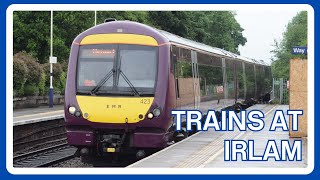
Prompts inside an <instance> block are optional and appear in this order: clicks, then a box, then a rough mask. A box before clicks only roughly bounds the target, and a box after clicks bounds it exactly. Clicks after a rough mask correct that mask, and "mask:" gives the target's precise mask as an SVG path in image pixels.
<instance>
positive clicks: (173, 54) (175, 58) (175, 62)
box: [171, 45, 181, 109]
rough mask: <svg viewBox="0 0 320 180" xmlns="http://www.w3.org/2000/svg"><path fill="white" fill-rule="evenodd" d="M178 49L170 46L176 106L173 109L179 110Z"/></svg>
mask: <svg viewBox="0 0 320 180" xmlns="http://www.w3.org/2000/svg"><path fill="white" fill-rule="evenodd" d="M179 53H180V48H178V47H176V46H174V45H173V46H171V66H172V68H173V74H174V86H175V94H176V101H175V102H176V104H175V108H177V109H179V108H181V99H180V90H179V74H178V72H179V68H178V58H179V56H180V54H179Z"/></svg>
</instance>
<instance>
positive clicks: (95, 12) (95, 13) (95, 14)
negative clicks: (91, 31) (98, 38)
mask: <svg viewBox="0 0 320 180" xmlns="http://www.w3.org/2000/svg"><path fill="white" fill-rule="evenodd" d="M94 25H95V26H96V25H97V11H96V10H95V11H94Z"/></svg>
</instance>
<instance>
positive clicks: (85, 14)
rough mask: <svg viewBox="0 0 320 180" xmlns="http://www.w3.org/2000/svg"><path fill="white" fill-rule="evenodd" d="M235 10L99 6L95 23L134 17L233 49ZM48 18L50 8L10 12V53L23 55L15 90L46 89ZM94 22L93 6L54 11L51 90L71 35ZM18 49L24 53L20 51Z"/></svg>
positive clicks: (60, 80)
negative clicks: (54, 61)
mask: <svg viewBox="0 0 320 180" xmlns="http://www.w3.org/2000/svg"><path fill="white" fill-rule="evenodd" d="M234 16H235V14H234V12H227V11H225V12H223V11H217V12H213V11H211V12H210V11H206V12H196V11H98V12H97V24H100V23H103V22H104V20H105V19H106V18H116V19H117V20H130V21H136V22H140V23H144V24H148V25H150V26H153V27H156V28H158V29H162V30H165V31H168V32H171V33H173V34H177V35H179V36H182V37H185V38H188V39H192V40H195V41H198V42H202V43H205V44H208V45H211V46H215V47H219V48H222V49H225V50H228V51H232V52H235V53H237V52H238V46H239V45H244V44H245V43H246V38H245V37H243V35H242V32H243V29H242V28H241V27H240V25H239V23H238V22H237V21H236V19H235V18H234ZM50 19H51V14H50V11H15V12H14V13H13V32H14V34H13V41H14V54H16V55H15V56H17V57H18V56H22V57H23V58H26V59H23V60H21V59H20V60H14V61H15V62H14V68H15V70H14V71H15V73H14V89H15V92H16V94H20V95H23V94H24V92H23V87H24V85H27V86H28V87H27V91H28V92H27V94H40V95H44V94H46V93H47V90H48V89H49V83H50V76H49V70H50V66H49V63H48V59H49V56H50V43H51V42H50ZM92 26H94V11H55V12H54V13H53V56H56V57H57V58H58V63H57V64H54V66H53V72H54V80H53V83H54V84H53V85H54V88H55V90H56V92H55V93H62V92H63V91H64V88H65V81H66V80H65V79H66V71H67V66H68V57H69V52H70V46H71V44H72V42H73V40H74V38H75V37H76V36H77V35H78V34H80V33H81V32H83V31H85V30H86V29H89V28H90V27H92ZM21 51H25V52H27V53H28V54H27V53H23V54H21V53H18V52H21ZM33 57H36V58H33ZM16 59H17V58H16ZM39 63H40V64H41V67H40V65H39ZM18 66H19V67H18ZM28 70H29V71H28ZM34 87H37V90H36V88H34ZM18 90H19V92H18Z"/></svg>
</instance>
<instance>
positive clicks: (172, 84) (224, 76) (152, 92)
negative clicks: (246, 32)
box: [64, 19, 272, 159]
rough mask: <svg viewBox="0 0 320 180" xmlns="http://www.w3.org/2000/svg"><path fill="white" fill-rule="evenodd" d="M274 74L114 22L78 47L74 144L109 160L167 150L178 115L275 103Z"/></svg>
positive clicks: (71, 81)
mask: <svg viewBox="0 0 320 180" xmlns="http://www.w3.org/2000/svg"><path fill="white" fill-rule="evenodd" d="M271 85H272V72H271V67H270V66H269V65H268V64H266V63H265V62H264V61H261V60H254V59H251V58H247V57H243V56H240V55H237V54H235V53H232V52H228V51H226V50H223V49H220V48H215V47H211V46H208V45H205V44H202V43H199V42H195V41H192V40H189V39H186V38H183V37H180V36H177V35H174V34H171V33H169V32H166V31H163V30H159V29H156V28H154V27H151V26H148V25H145V24H141V23H138V22H132V21H117V20H114V19H111V20H110V19H109V20H106V22H105V23H102V24H100V25H97V26H94V27H92V28H90V29H88V30H86V31H84V32H82V33H81V34H79V35H78V36H77V37H76V38H75V39H74V41H73V43H72V45H71V52H70V57H69V64H68V72H67V81H66V89H65V105H64V111H65V123H66V131H67V141H68V143H69V144H70V145H72V146H75V147H77V148H78V152H79V155H80V156H81V157H82V158H84V159H88V157H103V156H109V155H112V154H121V153H135V154H136V156H137V157H144V156H145V154H146V152H147V151H156V150H159V149H163V148H165V147H167V146H169V145H170V144H172V143H174V142H177V141H179V140H181V139H183V138H185V137H187V136H188V133H190V132H176V131H175V119H174V118H173V117H172V116H171V114H170V112H171V110H173V109H184V110H188V109H193V110H194V109H197V110H199V111H201V112H202V113H204V114H205V113H206V112H207V111H208V109H211V110H212V109H214V110H217V112H218V110H221V109H233V110H239V109H242V108H246V107H247V106H250V105H251V104H253V103H254V102H257V101H260V102H268V101H269V100H270V92H271Z"/></svg>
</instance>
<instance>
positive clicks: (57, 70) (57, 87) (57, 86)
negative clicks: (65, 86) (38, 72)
mask: <svg viewBox="0 0 320 180" xmlns="http://www.w3.org/2000/svg"><path fill="white" fill-rule="evenodd" d="M42 67H43V70H44V73H45V74H46V80H45V87H46V89H49V88H50V64H49V63H46V64H43V65H42ZM62 73H63V71H62V67H61V64H59V63H56V64H53V80H52V83H53V88H54V92H55V93H56V94H60V93H61V82H60V77H61V74H62Z"/></svg>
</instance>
